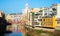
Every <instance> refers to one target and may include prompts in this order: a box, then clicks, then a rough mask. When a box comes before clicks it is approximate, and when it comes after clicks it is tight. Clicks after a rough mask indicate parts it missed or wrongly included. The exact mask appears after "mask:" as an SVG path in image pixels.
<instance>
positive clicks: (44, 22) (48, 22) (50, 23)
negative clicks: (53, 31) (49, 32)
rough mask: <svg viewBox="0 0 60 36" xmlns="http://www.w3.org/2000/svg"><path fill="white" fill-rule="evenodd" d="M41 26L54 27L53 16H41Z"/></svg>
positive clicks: (54, 20)
mask: <svg viewBox="0 0 60 36" xmlns="http://www.w3.org/2000/svg"><path fill="white" fill-rule="evenodd" d="M42 27H48V28H55V27H56V19H55V16H51V17H43V18H42Z"/></svg>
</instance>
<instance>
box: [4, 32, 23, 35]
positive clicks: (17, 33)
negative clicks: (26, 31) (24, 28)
mask: <svg viewBox="0 0 60 36" xmlns="http://www.w3.org/2000/svg"><path fill="white" fill-rule="evenodd" d="M5 36H23V34H22V32H12V33H9V34H5Z"/></svg>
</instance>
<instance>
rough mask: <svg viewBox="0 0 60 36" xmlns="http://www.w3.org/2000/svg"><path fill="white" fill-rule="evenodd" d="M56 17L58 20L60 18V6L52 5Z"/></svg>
mask: <svg viewBox="0 0 60 36" xmlns="http://www.w3.org/2000/svg"><path fill="white" fill-rule="evenodd" d="M51 8H52V11H51V12H53V14H54V15H56V16H55V17H56V18H60V4H52V6H51Z"/></svg>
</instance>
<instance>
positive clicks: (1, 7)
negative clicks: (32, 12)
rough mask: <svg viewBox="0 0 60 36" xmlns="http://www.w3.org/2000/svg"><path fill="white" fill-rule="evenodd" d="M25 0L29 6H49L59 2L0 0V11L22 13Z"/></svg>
mask: <svg viewBox="0 0 60 36" xmlns="http://www.w3.org/2000/svg"><path fill="white" fill-rule="evenodd" d="M26 2H27V3H28V4H29V7H30V8H41V7H50V6H51V4H60V0H0V11H3V12H4V13H5V14H11V13H22V9H24V7H25V4H26Z"/></svg>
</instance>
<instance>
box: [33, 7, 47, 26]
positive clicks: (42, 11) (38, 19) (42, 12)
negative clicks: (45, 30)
mask: <svg viewBox="0 0 60 36" xmlns="http://www.w3.org/2000/svg"><path fill="white" fill-rule="evenodd" d="M46 11H47V8H39V10H38V11H37V12H34V26H41V25H42V17H44V16H46V15H47V12H46Z"/></svg>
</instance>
